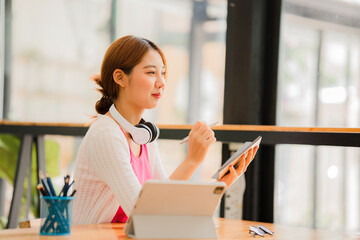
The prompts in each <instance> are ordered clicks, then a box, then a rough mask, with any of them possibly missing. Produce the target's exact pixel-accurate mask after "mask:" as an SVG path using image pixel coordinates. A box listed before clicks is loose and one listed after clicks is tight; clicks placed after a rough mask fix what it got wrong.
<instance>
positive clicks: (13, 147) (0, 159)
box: [0, 134, 60, 229]
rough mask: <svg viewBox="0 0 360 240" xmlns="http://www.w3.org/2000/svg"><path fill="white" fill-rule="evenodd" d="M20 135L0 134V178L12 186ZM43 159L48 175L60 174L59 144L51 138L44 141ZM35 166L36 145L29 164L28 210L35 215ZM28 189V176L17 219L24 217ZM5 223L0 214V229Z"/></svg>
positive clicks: (4, 218)
mask: <svg viewBox="0 0 360 240" xmlns="http://www.w3.org/2000/svg"><path fill="white" fill-rule="evenodd" d="M20 141H21V139H20V137H18V136H15V135H12V134H0V178H3V179H6V181H8V182H9V183H10V184H11V185H12V186H14V179H15V174H16V167H17V162H18V153H19V148H20ZM45 161H46V172H47V173H48V174H49V175H50V177H57V176H59V175H60V169H59V168H60V167H59V163H60V146H59V145H58V144H57V143H56V142H55V141H53V140H46V141H45ZM36 171H37V167H36V146H35V144H33V146H32V166H31V203H30V211H31V212H32V213H33V214H34V216H35V217H39V216H38V212H37V206H38V202H39V199H38V194H37V189H36V185H37V184H38V179H37V172H36ZM27 189H28V178H27V177H26V178H25V182H24V194H23V198H22V201H21V202H22V205H21V209H20V215H19V219H26V218H27V216H25V215H26V192H27ZM6 224H7V216H6V217H4V216H0V229H2V228H5V227H6Z"/></svg>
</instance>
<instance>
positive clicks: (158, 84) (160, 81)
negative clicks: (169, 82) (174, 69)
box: [155, 76, 166, 88]
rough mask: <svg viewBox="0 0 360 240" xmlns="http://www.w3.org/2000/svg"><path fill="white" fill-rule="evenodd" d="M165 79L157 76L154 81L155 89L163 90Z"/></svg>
mask: <svg viewBox="0 0 360 240" xmlns="http://www.w3.org/2000/svg"><path fill="white" fill-rule="evenodd" d="M165 84H166V83H165V78H164V77H163V76H159V77H158V78H157V80H156V83H155V87H156V88H163V87H165Z"/></svg>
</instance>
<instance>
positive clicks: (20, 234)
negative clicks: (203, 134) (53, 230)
mask: <svg viewBox="0 0 360 240" xmlns="http://www.w3.org/2000/svg"><path fill="white" fill-rule="evenodd" d="M216 222H217V223H218V228H217V231H218V237H219V238H218V239H223V240H235V239H254V238H253V237H252V235H251V234H249V228H250V226H258V225H259V224H262V225H264V226H266V227H268V228H269V229H271V230H272V231H274V232H275V233H274V236H270V235H266V236H265V237H260V236H256V238H255V239H264V240H265V239H266V240H270V239H277V240H282V239H284V240H285V239H286V240H298V239H299V240H300V239H301V240H303V239H307V240H332V239H333V240H335V239H339V240H344V239H360V234H355V233H353V234H350V233H342V232H331V231H323V230H315V229H307V228H294V227H287V226H282V225H278V224H270V223H259V222H252V221H241V220H231V219H222V218H221V219H219V220H217V219H216ZM123 229H124V224H121V223H104V224H91V225H75V226H72V229H71V235H68V236H54V237H52V236H40V235H39V228H38V227H35V228H27V229H8V230H0V239H8V240H30V239H31V240H33V239H69V240H72V239H76V240H82V239H84V240H85V239H86V240H92V239H101V240H103V239H113V240H115V239H117V240H121V239H131V238H128V237H126V236H125V234H124V232H123Z"/></svg>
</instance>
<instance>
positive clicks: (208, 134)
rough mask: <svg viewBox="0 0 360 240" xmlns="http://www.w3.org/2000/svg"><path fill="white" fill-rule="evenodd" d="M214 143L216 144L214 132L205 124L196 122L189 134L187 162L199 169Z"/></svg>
mask: <svg viewBox="0 0 360 240" xmlns="http://www.w3.org/2000/svg"><path fill="white" fill-rule="evenodd" d="M214 142H216V138H215V135H214V131H213V130H211V128H210V127H209V126H208V125H207V124H206V123H205V122H200V121H198V122H196V123H195V125H194V126H193V128H192V129H191V131H190V133H189V140H188V153H187V157H186V161H189V162H190V163H192V164H194V165H195V166H196V167H198V166H199V165H200V164H201V163H202V162H203V161H204V159H205V156H206V153H207V151H208V149H209V147H210V145H211V144H213V143H214Z"/></svg>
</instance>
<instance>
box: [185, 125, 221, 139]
mask: <svg viewBox="0 0 360 240" xmlns="http://www.w3.org/2000/svg"><path fill="white" fill-rule="evenodd" d="M216 124H218V122H214V123H213V124H210V125H209V127H210V128H211V127H213V126H215V125H216ZM187 140H189V136H187V137H185V138H183V139H182V140H181V142H180V144H183V143H185V142H187Z"/></svg>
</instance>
